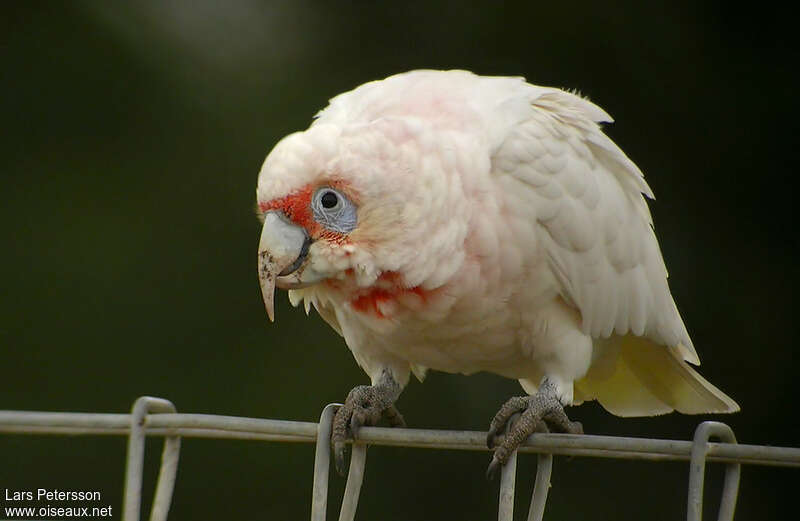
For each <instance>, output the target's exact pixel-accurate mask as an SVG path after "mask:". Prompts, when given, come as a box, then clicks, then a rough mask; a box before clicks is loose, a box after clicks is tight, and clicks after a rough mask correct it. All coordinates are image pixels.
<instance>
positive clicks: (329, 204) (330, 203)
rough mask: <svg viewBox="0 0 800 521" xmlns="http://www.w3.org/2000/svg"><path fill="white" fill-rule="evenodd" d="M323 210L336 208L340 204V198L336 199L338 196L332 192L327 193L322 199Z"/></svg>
mask: <svg viewBox="0 0 800 521" xmlns="http://www.w3.org/2000/svg"><path fill="white" fill-rule="evenodd" d="M320 202H321V203H322V207H323V208H328V209H331V208H333V207H335V206H336V203H338V202H339V198H338V197H336V194H335V193H334V192H332V191H329V192H325V193H324V194H322V198H321V199H320Z"/></svg>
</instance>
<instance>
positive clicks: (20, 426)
mask: <svg viewBox="0 0 800 521" xmlns="http://www.w3.org/2000/svg"><path fill="white" fill-rule="evenodd" d="M129 430H130V415H129V414H105V413H63V412H56V413H51V412H30V411H0V433H7V434H34V435H36V434H38V435H48V434H52V435H65V434H66V435H77V436H82V435H97V436H106V435H123V436H127V435H128V433H129ZM316 433H317V424H316V423H312V422H300V421H290V420H262V419H258V418H243V417H234V416H214V415H207V414H169V413H163V414H158V415H153V416H148V417H147V420H146V422H145V434H146V435H147V436H170V435H175V436H181V437H186V438H210V439H241V440H257V441H260V440H266V441H291V442H305V443H314V442H315V441H316V439H317V435H316ZM359 440H361V441H363V442H365V443H367V444H370V445H386V446H402V447H413V448H424V449H453V450H480V451H486V450H488V449H487V448H486V433H485V432H483V431H455V430H431V429H404V428H399V427H394V428H391V429H389V428H384V427H361V429H360V430H359ZM692 445H693V444H692V442H691V441H685V440H663V439H656V438H630V437H616V436H598V435H591V434H555V433H550V434H547V433H537V434H534V435H533V436H532V437H531V438H529V439H528V440H527V441H526V442H525V443H524V444H523V445H522V446H521V447H520V449H519V450H520V452H526V453H531V452H533V453H549V454H554V455H557V456H583V457H600V458H619V459H640V460H651V461H689V459H690V457H691V452H692ZM707 460H708V461H711V462H722V463H727V462H733V463H741V464H743V465H765V466H783V467H800V448H794V447H773V446H766V445H746V444H737V445H730V444H726V443H714V442H710V443H709V444H708V454H707Z"/></svg>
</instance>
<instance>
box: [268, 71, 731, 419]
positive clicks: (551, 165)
mask: <svg viewBox="0 0 800 521" xmlns="http://www.w3.org/2000/svg"><path fill="white" fill-rule="evenodd" d="M611 121H612V119H611V117H610V116H609V115H608V114H606V113H605V112H604V111H603V110H602V109H600V108H599V107H597V106H596V105H594V104H593V103H591V102H589V101H588V100H586V99H584V98H581V97H580V96H578V95H576V94H573V93H569V92H565V91H562V90H559V89H554V88H548V87H538V86H534V85H530V84H528V83H526V82H525V80H524V79H522V78H501V77H481V76H476V75H474V74H472V73H469V72H465V71H412V72H409V73H405V74H399V75H396V76H392V77H390V78H387V79H385V80H382V81H376V82H370V83H367V84H365V85H362V86H360V87H358V88H357V89H355V90H353V91H351V92H347V93H344V94H342V95H339V96H337V97H335V98H333V99H332V100H331V102H330V105H329V106H328V107H327V108H326V109H324V110H322V111H321V112H320V113H319V114H318V115H317V117H316V119H315V121H314V122H313V124H312V125H311V127H310V128H309V129H308V130H306V131H304V132H297V133H294V134H291V135H289V136H287V137H286V138H284V139H283V140H282V141H281V142H280V143H278V144H277V145H276V147H275V148H274V150H273V151H272V152H271V153H270V155H269V156H268V157H267V159H266V160H265V162H264V165H263V167H262V170H261V173H260V175H259V180H258V188H257V197H258V202H259V206H260V208H261V210H262V211H268V210H281V211H283V212H284V213H285V214H286V215H287V216H288V218H289V219H290V220H292V221H293V222H294V223H295V224H297V225H299V226H302V227H304V228H305V229H306V230H307V232H308V234H309V235H310V236H311V237H312V238H313V239H315V240H314V242H313V243H312V244H311V246H310V248H309V251H308V257H307V259H306V260H305V261H304V264H303V267H302V269H301V270H300V271H299V272H298V273H296V274H294V275H293V279H292V281H291V282H285V281H284V282H283V283H282V282H281V281H282V279H281V278H280V277H278V279H277V280H278V286H279V287H286V288H290V292H289V297H290V299H291V301H292V302H293V303H295V304H299V302H301V301H304V302H305V304H306V306H309V305H313V306H314V307H315V308H316V309H317V310H318V311H319V313H320V315H321V316H322V317H323V319H324V320H325V321H326V322H328V323H329V324H330V325H331V326H332V327H333V328H334V329H336V330H337V331H338V332H339V333H340V334H342V335H343V336H344V338H345V340H346V342H347V345H348V346H349V347H350V349H351V350H352V352H353V354H354V356H355V358H356V360H357V362H358V363H359V364H360V365H361V367H362V368H363V369H364V370H365V371H366V372H367V374H369V376H370V377H371V378H372V380H373V382H375V381H377V379H378V378H380V375H381V374H382V372H383V371H389V372H390V373H391V374H392V376H393V377H394V379H395V380H396V381H397V382H399V383H400V385H405V383H406V382H407V381H408V378H409V374H410V372H411V371H414V372H415V373H416V374H417V375H418V376H419V377H420V378H421V377H422V376H423V375H424V373H425V371H426V369H427V368H432V369H437V370H441V371H448V372H461V373H467V374H469V373H473V372H477V371H482V370H485V371H491V372H495V373H498V374H500V375H503V376H506V377H509V378H515V379H519V380H520V382H521V383H522V385H523V387H525V389H526V390H528V391H529V392H532V391H534V390H535V389H536V387H537V385H538V384H539V381H540V379H541V378H542V377H543V376H544V375H545V374H546V375H548V376H549V377H550V379H551V381H553V382H554V383H555V384H556V387H557V391H558V394H559V397H560V398H561V399H562V401H563V402H564V403H579V402H581V401H583V400H588V399H598V400H599V401H600V403H601V404H603V405H604V406H605V407H606V408H607V409H608V410H610V411H611V412H613V413H615V414H619V415H651V414H660V413H664V412H669V411H671V410H673V409H677V410H679V411H682V412H688V413H697V412H731V411H734V410H738V406H737V405H736V403H735V402H734V401H733V400H731V399H730V398H729V397H727V396H726V395H725V394H723V393H722V392H721V391H719V390H718V389H716V388H715V387H714V386H713V385H711V384H710V383H708V382H707V381H705V380H704V379H703V378H702V377H701V376H700V375H699V374H697V373H696V372H695V371H694V370H693V369H692V368H691V367H690V366H689V365H688V364H687V361H688V362H690V363H694V364H697V363H699V359H698V357H697V354H696V352H695V350H694V347H693V345H692V342H691V340H690V338H689V335H688V333H687V331H686V328H685V326H684V324H683V321H682V319H681V317H680V315H679V313H678V311H677V308H676V306H675V304H674V302H673V300H672V296H671V295H670V291H669V287H668V285H667V272H666V268H665V266H664V263H663V260H662V257H661V252H660V250H659V247H658V243H657V240H656V237H655V234H654V232H653V229H652V221H651V217H650V213H649V210H648V207H647V203H646V201H645V198H644V197H643V194H644V195H645V196H648V197H652V192H651V190H650V188H649V186H648V185H647V183H646V181H645V180H644V177H643V175H642V173H641V172H640V170H639V169H638V167H636V165H635V164H634V163H633V162H632V161H631V160H630V159H629V158H628V157H627V156H626V155H625V154H624V153H623V152H622V151H621V150H620V149H619V148H618V147H617V145H615V144H614V143H613V142H612V141H611V140H610V139H609V138H608V137H607V136H606V135H605V134H604V133H603V132H602V130H601V128H600V126H599V123H601V122H611ZM325 186H332V187H339V188H343V187H346V190H347V192H346V193H347V194H348V195H349V196H351V198H352V199H353V201H354V202H355V204H356V206H357V215H358V224H357V226H356V227H355V229H353V230H352V231H349V232H348V233H345V234H341V233H339V234H335V233H329V230H326V229H324V227H321V226H320V223H318V222H315V221H314V217H313V215H312V213H311V212H310V210H309V207H308V200H309V198H310V197H311V193H312V191H314V190H317V189H319V187H325ZM344 189H345V188H343V190H344ZM343 193H344V192H343ZM309 274H313V277H312V275H309ZM309 281H311V282H309Z"/></svg>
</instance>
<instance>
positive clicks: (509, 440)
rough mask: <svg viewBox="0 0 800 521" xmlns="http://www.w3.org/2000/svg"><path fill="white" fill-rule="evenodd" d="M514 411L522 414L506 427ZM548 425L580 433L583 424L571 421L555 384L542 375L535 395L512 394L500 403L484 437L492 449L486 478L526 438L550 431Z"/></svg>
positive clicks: (497, 468)
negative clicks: (542, 377)
mask: <svg viewBox="0 0 800 521" xmlns="http://www.w3.org/2000/svg"><path fill="white" fill-rule="evenodd" d="M517 413H521V414H520V416H519V418H518V419H517V421H516V422H514V424H513V425H512V426H511V427H510V428H508V422H509V420H510V419H511V417H512V416H513V415H514V414H517ZM548 425H549V426H550V427H552V428H553V430H555V431H557V432H567V433H570V434H583V426H582V425H581V424H580V423H579V422H572V421H570V420H569V418H568V417H567V414H566V413H565V412H564V405H563V404H562V403H561V401H560V400H559V399H558V395H557V393H556V386H555V384H553V383H552V382H551V381H550V380H548V379H547V378H545V379H543V380H542V383H541V385H540V386H539V391H538V392H537V393H536V394H533V395H531V396H515V397H513V398H511V399H509V400H508V401H507V402H506V403H505V404H503V406H502V407H501V408H500V410H499V411H498V412H497V414H495V416H494V419H493V420H492V424H491V426H490V427H489V433H488V435H487V436H486V445H487V446H488V447H489V448H490V449H494V456H493V457H492V462H491V463H490V464H489V468H488V469H487V470H486V477H487V478H488V479H493V478H494V476H495V475H496V474H497V471H498V470H499V469H500V467H502V466H503V465H505V463H506V461H507V460H508V458H509V456H510V455H511V453H512V452H514V450H516V448H517V447H519V445H520V444H521V443H522V442H523V441H525V440H526V439H528V436H530V435H531V434H533V433H534V432H549V429H548V428H547V427H548ZM501 433H503V434H501Z"/></svg>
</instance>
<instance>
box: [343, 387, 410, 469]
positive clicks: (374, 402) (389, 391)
mask: <svg viewBox="0 0 800 521" xmlns="http://www.w3.org/2000/svg"><path fill="white" fill-rule="evenodd" d="M398 395H399V386H398V385H397V384H396V383H395V381H394V380H393V379H391V377H389V379H388V381H387V379H386V378H384V379H382V380H381V382H380V383H378V384H377V385H359V386H358V387H355V388H353V390H352V391H350V394H348V395H347V400H345V402H344V405H342V406H341V407H340V408H339V410H338V411H336V415H335V416H334V417H333V431H332V433H331V443H333V452H334V459H335V463H336V471H337V472H338V473H339V475H341V476H344V473H345V470H346V469H347V467H346V466H345V462H344V455H345V451H346V448H347V445H346V441H347V439H348V438H352V439H356V438H357V437H358V429H359V428H360V427H361V426H364V425H377V423H378V422H379V421H380V420H381V419H382V418H385V419H386V420H387V421H388V422H389V425H391V426H392V427H405V426H406V422H405V420H404V419H403V415H402V414H400V411H398V410H397V407H395V406H394V401H395V400H396V399H397V396H398Z"/></svg>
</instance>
